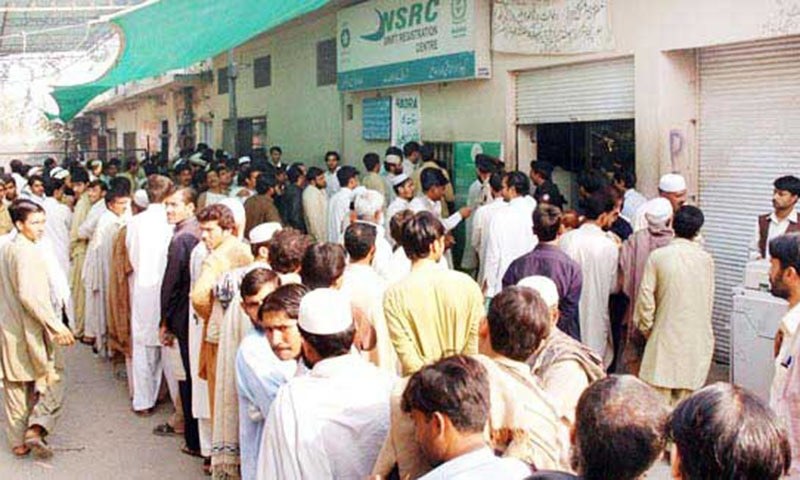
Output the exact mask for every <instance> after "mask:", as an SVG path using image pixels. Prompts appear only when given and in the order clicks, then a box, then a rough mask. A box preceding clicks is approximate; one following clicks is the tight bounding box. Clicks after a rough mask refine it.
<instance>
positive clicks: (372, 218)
mask: <svg viewBox="0 0 800 480" xmlns="http://www.w3.org/2000/svg"><path fill="white" fill-rule="evenodd" d="M383 202H384V198H383V195H381V194H380V192H376V191H375V190H366V191H364V192H361V193H360V194H358V195H357V196H356V199H355V201H354V202H353V208H354V210H355V212H356V217H357V218H358V219H359V220H364V221H367V222H373V223H378V224H381V223H383Z"/></svg>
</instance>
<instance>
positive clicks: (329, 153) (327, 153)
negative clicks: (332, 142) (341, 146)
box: [325, 150, 342, 162]
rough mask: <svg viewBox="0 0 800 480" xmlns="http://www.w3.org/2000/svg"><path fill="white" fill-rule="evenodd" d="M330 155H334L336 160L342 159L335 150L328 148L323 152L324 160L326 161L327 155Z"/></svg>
mask: <svg viewBox="0 0 800 480" xmlns="http://www.w3.org/2000/svg"><path fill="white" fill-rule="evenodd" d="M330 156H334V157H336V161H337V162H340V161H341V160H342V157H340V156H339V152H337V151H335V150H329V151H327V152H325V161H326V162H327V161H328V157H330Z"/></svg>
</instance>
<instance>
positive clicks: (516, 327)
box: [486, 286, 550, 362]
mask: <svg viewBox="0 0 800 480" xmlns="http://www.w3.org/2000/svg"><path fill="white" fill-rule="evenodd" d="M486 319H487V322H488V324H489V338H490V340H491V343H492V350H494V351H495V352H497V353H499V354H501V355H504V356H506V357H508V358H510V359H511V360H516V361H518V362H524V361H526V360H527V359H528V358H529V357H530V356H531V355H533V354H534V353H535V352H536V350H537V349H538V348H539V345H541V344H542V341H543V340H544V339H545V338H547V336H548V335H550V311H549V309H548V308H547V305H546V304H545V303H544V300H542V297H541V296H540V295H539V293H538V292H537V291H535V290H533V289H531V288H527V287H517V286H511V287H507V288H504V289H503V290H502V291H501V292H500V293H498V294H497V295H495V296H494V298H492V302H491V303H490V304H489V312H488V313H487V315H486Z"/></svg>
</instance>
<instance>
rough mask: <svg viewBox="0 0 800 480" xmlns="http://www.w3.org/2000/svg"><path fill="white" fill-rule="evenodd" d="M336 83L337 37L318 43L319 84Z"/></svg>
mask: <svg viewBox="0 0 800 480" xmlns="http://www.w3.org/2000/svg"><path fill="white" fill-rule="evenodd" d="M335 84H336V39H335V38H331V39H330V40H323V41H321V42H318V43H317V86H318V87H322V86H324V85H335Z"/></svg>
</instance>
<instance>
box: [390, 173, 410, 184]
mask: <svg viewBox="0 0 800 480" xmlns="http://www.w3.org/2000/svg"><path fill="white" fill-rule="evenodd" d="M406 180H408V175H406V174H405V173H401V174H400V175H397V176H395V177H394V178H393V179H392V186H393V187H396V186H398V185H402V184H403V182H405V181H406Z"/></svg>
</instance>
